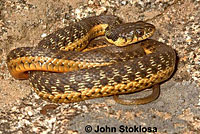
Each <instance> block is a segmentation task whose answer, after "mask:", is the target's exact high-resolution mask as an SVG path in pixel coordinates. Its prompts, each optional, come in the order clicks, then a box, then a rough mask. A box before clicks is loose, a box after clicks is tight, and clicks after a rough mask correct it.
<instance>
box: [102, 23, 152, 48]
mask: <svg viewBox="0 0 200 134" xmlns="http://www.w3.org/2000/svg"><path fill="white" fill-rule="evenodd" d="M154 31H155V26H153V25H152V24H149V23H146V22H143V21H138V22H135V23H125V24H119V25H117V26H114V27H113V26H111V27H108V28H107V29H106V33H105V36H106V39H107V40H108V41H109V42H110V43H112V44H115V45H116V46H126V45H129V44H132V43H136V42H138V41H141V40H145V39H147V38H149V37H151V36H152V35H153V33H154Z"/></svg>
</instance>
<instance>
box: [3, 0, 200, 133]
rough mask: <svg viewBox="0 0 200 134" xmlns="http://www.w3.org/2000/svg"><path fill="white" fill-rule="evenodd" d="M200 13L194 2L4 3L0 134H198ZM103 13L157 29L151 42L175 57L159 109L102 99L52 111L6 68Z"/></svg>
mask: <svg viewBox="0 0 200 134" xmlns="http://www.w3.org/2000/svg"><path fill="white" fill-rule="evenodd" d="M199 9H200V1H199V0H185V1H184V0H165V1H162V0H151V1H150V0H115V1H114V0H99V1H97V0H87V1H86V0H76V1H69V0H43V1H38V0H1V1H0V11H1V12H0V13H1V14H0V68H1V70H0V81H1V85H0V134H1V133H2V134H9V133H16V134H22V133H26V134H27V133H29V134H31V133H42V134H51V133H52V134H54V133H69V134H72V133H74V134H77V133H87V132H86V130H87V131H89V130H90V129H91V128H92V131H91V133H97V132H95V129H97V128H98V126H99V127H101V129H100V130H101V133H123V132H124V133H139V132H144V131H146V129H147V130H148V131H157V133H185V134H186V133H187V134H188V133H191V134H193V133H196V134H197V133H200V112H199V111H200V88H199V87H200V71H199V70H200V10H199ZM102 13H105V14H114V15H117V16H119V17H121V18H122V19H123V20H124V21H125V22H132V21H138V20H144V21H148V22H150V23H152V24H154V25H155V26H156V28H157V31H156V33H155V35H154V36H153V37H152V38H153V39H156V40H158V41H161V42H164V43H166V44H168V45H170V46H171V47H172V48H174V49H175V50H176V52H177V57H178V64H177V69H176V72H175V73H174V75H173V77H172V78H171V79H170V80H169V81H167V82H165V83H163V84H162V85H161V95H160V97H159V98H158V99H157V100H156V101H154V102H152V103H149V104H146V105H139V106H134V105H133V106H123V105H119V104H117V103H115V102H114V101H113V99H112V97H106V98H99V99H93V100H87V101H83V102H80V103H73V104H53V103H50V102H46V101H44V100H42V99H40V98H39V97H38V96H37V95H36V93H34V92H33V91H32V88H31V86H29V82H28V81H26V80H25V81H19V80H15V79H14V78H12V77H11V76H10V74H9V72H8V70H7V67H6V55H7V54H8V52H9V51H10V50H12V49H14V48H17V47H23V46H36V45H37V43H38V42H39V41H40V40H41V39H42V38H43V37H45V36H46V35H48V34H49V33H52V32H53V31H55V30H57V29H58V28H62V27H64V26H65V25H67V24H69V22H71V21H76V20H79V19H81V18H85V17H88V16H94V15H99V14H102ZM148 93H149V92H148V91H145V92H142V93H138V94H137V95H139V96H142V95H143V94H148ZM132 96H134V95H128V96H122V97H130V98H131V97H132ZM88 125H90V126H91V127H90V126H88ZM123 127H124V129H123ZM99 133H100V132H99Z"/></svg>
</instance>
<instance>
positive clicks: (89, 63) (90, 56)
mask: <svg viewBox="0 0 200 134" xmlns="http://www.w3.org/2000/svg"><path fill="white" fill-rule="evenodd" d="M154 31H155V27H154V26H153V25H151V24H148V23H145V22H142V21H138V22H135V23H123V22H122V21H121V20H120V19H119V18H118V17H116V16H113V15H100V16H93V17H88V18H85V19H83V20H81V21H79V22H76V23H72V24H70V25H69V26H66V27H64V28H62V29H60V30H58V31H56V32H54V33H52V34H50V35H48V36H47V37H45V38H44V39H43V40H41V41H40V42H39V44H38V45H37V46H36V47H22V48H16V49H14V50H12V51H11V52H10V53H9V54H8V56H7V66H8V70H9V72H10V74H11V75H12V76H13V77H15V78H16V79H29V80H30V83H31V85H32V86H33V87H34V90H35V91H36V93H37V94H38V95H39V96H40V97H42V98H43V99H47V100H51V101H53V102H59V103H71V102H78V101H82V100H87V99H92V98H98V97H103V96H112V95H113V96H114V99H115V100H116V101H117V102H119V103H121V104H144V103H148V102H150V101H152V100H154V99H156V98H157V97H158V92H159V89H158V88H159V87H158V84H159V83H161V82H163V81H165V80H167V79H168V78H169V77H170V76H171V75H172V73H173V71H174V68H175V61H176V56H175V51H174V50H173V49H172V48H171V47H169V46H167V45H165V44H163V43H161V42H158V41H156V40H152V39H148V38H149V37H151V36H152V35H153V33H154ZM103 35H104V36H105V38H106V40H107V41H108V42H109V43H107V44H109V45H105V44H103V45H97V46H93V45H90V41H91V40H92V39H94V38H96V37H99V36H103ZM111 44H112V45H111ZM113 44H115V45H113ZM149 87H153V93H152V94H151V95H150V96H147V97H146V98H141V99H136V102H134V101H133V102H132V103H128V102H125V101H124V100H120V99H119V98H118V95H120V94H127V93H133V92H136V91H141V90H143V89H146V88H149Z"/></svg>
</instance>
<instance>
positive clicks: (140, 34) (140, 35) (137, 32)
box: [136, 29, 144, 37]
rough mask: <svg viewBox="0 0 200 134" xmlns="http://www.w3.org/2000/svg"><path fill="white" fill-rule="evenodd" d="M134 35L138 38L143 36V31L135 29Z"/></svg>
mask: <svg viewBox="0 0 200 134" xmlns="http://www.w3.org/2000/svg"><path fill="white" fill-rule="evenodd" d="M136 35H137V36H138V37H142V36H143V35H144V31H143V30H142V29H137V30H136Z"/></svg>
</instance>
